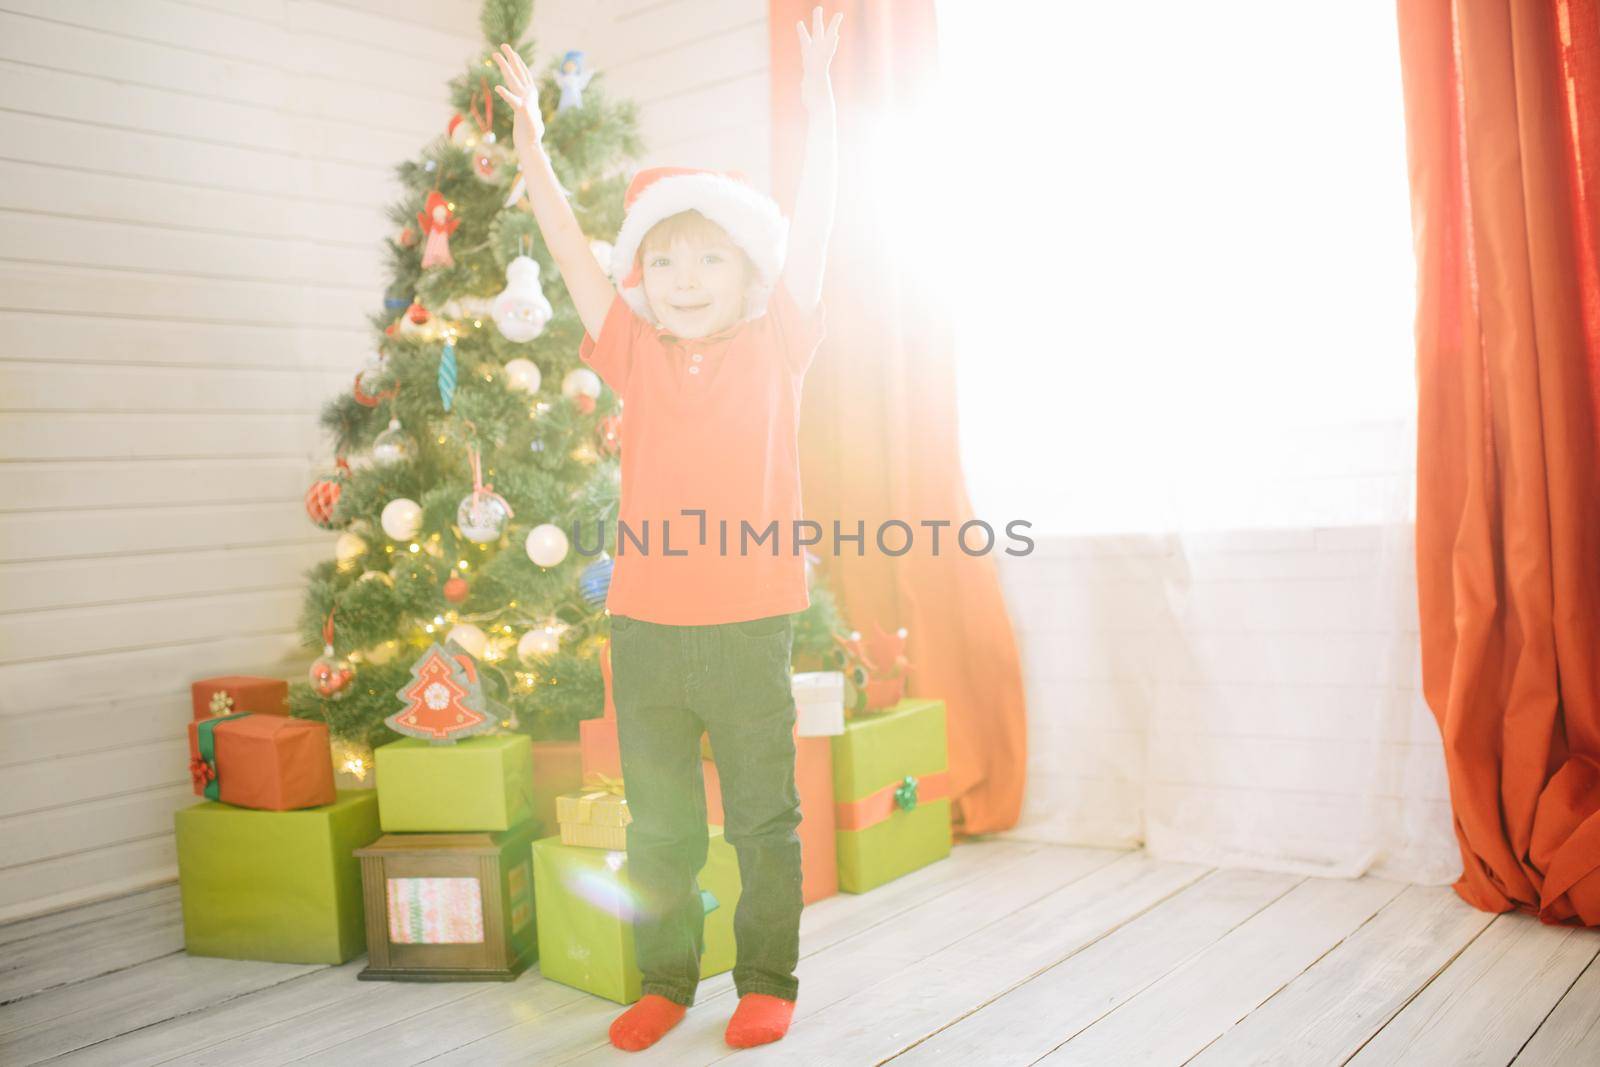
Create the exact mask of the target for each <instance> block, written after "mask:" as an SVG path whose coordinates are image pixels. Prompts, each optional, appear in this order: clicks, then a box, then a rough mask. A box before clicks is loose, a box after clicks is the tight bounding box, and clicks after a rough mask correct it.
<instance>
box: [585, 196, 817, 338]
mask: <svg viewBox="0 0 1600 1067" xmlns="http://www.w3.org/2000/svg"><path fill="white" fill-rule="evenodd" d="M622 206H623V211H624V216H623V219H622V229H621V230H619V231H618V232H617V239H616V242H615V243H614V244H613V245H612V251H611V276H612V277H613V278H616V279H618V281H617V292H618V293H620V294H621V295H622V299H624V300H626V301H627V302H628V306H629V307H631V308H633V310H634V311H635V312H637V313H638V314H639V315H640V316H641V317H643V318H645V319H653V318H654V316H653V315H651V313H650V304H649V301H647V300H646V299H645V295H644V271H643V267H642V265H641V263H640V261H639V246H640V245H641V244H643V243H644V235H645V234H647V233H649V232H650V229H651V227H653V226H655V224H656V223H658V222H661V221H662V220H664V219H669V218H671V217H672V216H673V215H677V214H680V213H682V212H685V211H698V212H699V213H700V214H702V215H704V216H705V217H706V218H708V219H710V220H711V221H712V222H714V223H716V224H717V225H718V226H721V227H722V228H723V229H724V230H726V231H727V233H728V239H729V240H731V241H732V242H733V243H734V244H736V245H738V246H739V247H740V248H741V249H743V250H744V253H745V255H747V256H749V257H750V262H751V263H753V264H754V265H755V268H756V280H755V281H754V282H753V283H752V284H751V287H750V294H749V296H748V297H747V299H746V301H745V317H746V318H754V317H756V316H758V315H760V314H761V313H762V312H763V311H764V310H765V309H766V299H767V296H768V295H769V294H770V293H771V292H772V287H773V286H774V285H776V284H777V283H778V273H779V271H781V270H782V269H783V257H784V250H785V247H786V245H787V243H788V238H789V222H788V220H787V219H785V218H784V217H783V213H782V212H781V211H779V210H778V205H777V202H776V201H774V200H773V199H772V198H771V197H770V196H767V195H766V194H765V193H762V192H760V191H758V190H757V189H756V188H755V187H754V186H752V185H751V184H750V183H749V181H748V180H746V178H745V176H744V175H743V174H741V173H739V172H738V171H717V170H702V169H699V168H696V167H650V168H648V169H645V170H641V171H639V172H638V173H637V174H635V175H634V176H633V180H632V181H631V182H629V183H628V191H627V193H626V195H624V197H623V201H622Z"/></svg>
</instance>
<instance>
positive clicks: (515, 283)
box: [489, 256, 554, 342]
mask: <svg viewBox="0 0 1600 1067" xmlns="http://www.w3.org/2000/svg"><path fill="white" fill-rule="evenodd" d="M489 314H490V316H491V317H493V319H494V324H495V325H496V326H498V327H499V328H500V333H501V334H502V335H503V336H504V337H505V339H506V340H508V341H518V342H521V341H531V340H533V339H534V338H535V337H538V336H539V335H540V334H541V333H543V332H544V328H545V324H546V323H548V322H549V321H550V317H551V315H553V314H554V312H553V311H552V310H551V308H550V301H548V300H546V299H545V296H544V290H542V289H540V288H539V264H538V263H537V262H536V261H535V260H534V259H533V258H532V257H531V256H518V257H517V258H516V259H513V260H512V261H511V262H510V263H508V264H507V265H506V287H505V288H504V289H502V290H501V291H500V294H499V295H498V296H496V297H495V298H494V303H492V304H491V305H490V306H489Z"/></svg>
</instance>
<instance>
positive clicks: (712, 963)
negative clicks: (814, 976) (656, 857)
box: [533, 826, 739, 1004]
mask: <svg viewBox="0 0 1600 1067" xmlns="http://www.w3.org/2000/svg"><path fill="white" fill-rule="evenodd" d="M710 834H711V842H710V847H709V848H708V849H707V851H706V865H705V866H704V867H702V868H701V869H700V873H699V882H700V890H701V898H702V902H703V904H704V906H705V908H706V917H705V942H704V947H703V949H702V950H701V953H700V977H701V978H710V977H711V976H712V975H715V974H722V973H723V972H724V971H731V970H733V963H734V955H735V951H734V940H733V912H734V908H735V906H736V905H737V904H738V902H739V856H738V854H737V853H736V852H735V851H734V848H733V846H732V845H730V844H728V843H727V841H725V840H723V837H722V827H720V826H712V827H710ZM533 900H534V908H535V909H536V911H537V913H538V917H537V920H536V923H535V925H537V926H538V929H539V970H540V972H541V973H542V974H543V975H544V976H545V977H546V978H550V979H553V980H555V981H557V982H561V983H562V984H563V985H569V986H574V987H576V988H578V989H582V990H584V991H586V992H589V993H594V994H597V995H599V996H602V997H606V998H608V999H610V1000H614V1001H616V1002H617V1003H619V1004H631V1003H633V1002H634V1001H636V1000H638V999H639V983H640V981H641V976H640V974H639V965H638V963H637V961H636V958H635V956H634V947H633V892H632V886H631V885H630V883H629V880H628V854H627V853H626V852H619V851H612V850H609V849H600V848H588V847H585V846H583V845H563V844H562V843H561V838H559V837H545V838H541V839H540V840H538V841H535V842H534V843H533Z"/></svg>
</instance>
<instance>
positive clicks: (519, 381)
mask: <svg viewBox="0 0 1600 1067" xmlns="http://www.w3.org/2000/svg"><path fill="white" fill-rule="evenodd" d="M505 372H506V384H507V385H509V386H510V387H511V388H513V389H520V390H521V391H522V392H524V393H537V392H538V391H539V384H540V382H541V381H543V380H544V376H543V375H541V374H540V373H539V365H538V364H537V363H535V362H534V361H533V360H531V359H513V360H508V361H507V362H506V366H505Z"/></svg>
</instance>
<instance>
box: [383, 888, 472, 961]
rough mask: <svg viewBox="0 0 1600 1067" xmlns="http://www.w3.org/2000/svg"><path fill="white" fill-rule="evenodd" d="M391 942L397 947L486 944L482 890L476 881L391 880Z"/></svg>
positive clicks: (389, 892) (389, 891) (389, 893)
mask: <svg viewBox="0 0 1600 1067" xmlns="http://www.w3.org/2000/svg"><path fill="white" fill-rule="evenodd" d="M388 895H389V940H390V941H392V942H393V943H395V944H397V945H477V944H481V943H482V942H483V890H482V888H481V887H480V885H479V882H478V879H476V878H390V879H389V880H388Z"/></svg>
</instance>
